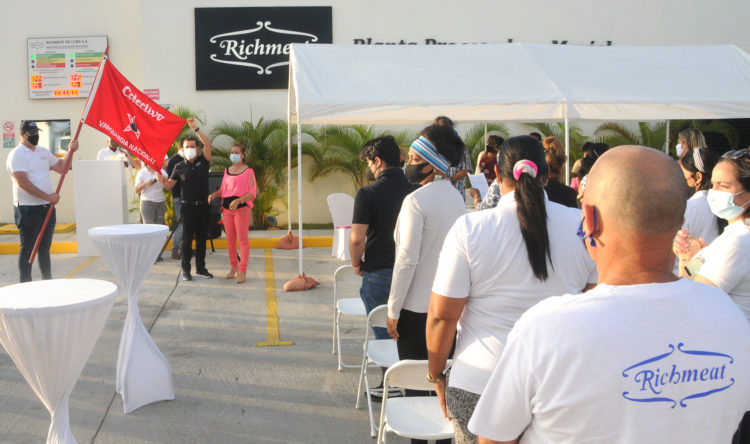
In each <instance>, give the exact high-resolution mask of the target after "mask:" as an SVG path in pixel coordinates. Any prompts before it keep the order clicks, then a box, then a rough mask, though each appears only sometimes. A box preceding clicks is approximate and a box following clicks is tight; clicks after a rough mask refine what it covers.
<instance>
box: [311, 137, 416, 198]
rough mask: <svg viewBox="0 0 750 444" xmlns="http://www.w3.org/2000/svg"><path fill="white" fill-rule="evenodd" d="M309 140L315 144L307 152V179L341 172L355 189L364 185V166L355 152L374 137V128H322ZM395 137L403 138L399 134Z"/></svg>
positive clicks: (365, 180) (365, 166) (357, 152)
mask: <svg viewBox="0 0 750 444" xmlns="http://www.w3.org/2000/svg"><path fill="white" fill-rule="evenodd" d="M384 134H385V133H384ZM392 135H393V134H392ZM313 137H314V139H315V142H314V143H313V144H312V145H311V146H310V150H309V153H310V157H312V159H313V163H312V166H311V174H312V175H311V177H310V179H311V180H313V181H314V180H317V179H319V178H322V177H328V176H330V175H331V174H333V173H343V174H344V175H346V176H348V177H349V179H350V180H351V181H352V183H353V184H354V186H355V187H356V188H357V189H359V188H361V187H362V186H363V185H365V184H366V183H367V178H366V174H365V173H366V168H367V164H366V163H365V162H363V161H361V160H360V159H359V150H360V149H361V148H362V145H364V143H365V142H367V141H368V140H370V139H374V138H375V137H378V136H376V134H375V127H374V126H365V125H351V126H326V127H324V128H322V129H319V130H318V131H317V132H316V133H315V134H314V136H313ZM394 137H396V136H395V135H394ZM399 137H402V138H403V137H406V135H405V134H401V135H399ZM396 140H398V139H396ZM410 142H411V141H409V143H410Z"/></svg>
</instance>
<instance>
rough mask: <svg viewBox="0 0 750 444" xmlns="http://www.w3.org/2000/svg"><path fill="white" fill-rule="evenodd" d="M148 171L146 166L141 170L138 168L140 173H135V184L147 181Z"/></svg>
mask: <svg viewBox="0 0 750 444" xmlns="http://www.w3.org/2000/svg"><path fill="white" fill-rule="evenodd" d="M147 172H148V170H147V169H146V168H141V169H140V170H138V174H136V175H135V184H136V185H140V184H142V183H143V182H145V181H146V173H147Z"/></svg>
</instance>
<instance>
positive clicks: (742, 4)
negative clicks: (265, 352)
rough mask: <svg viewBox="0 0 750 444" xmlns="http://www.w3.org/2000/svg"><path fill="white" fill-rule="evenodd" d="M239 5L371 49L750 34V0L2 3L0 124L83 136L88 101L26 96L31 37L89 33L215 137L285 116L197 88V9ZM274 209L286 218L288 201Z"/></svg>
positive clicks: (263, 103)
mask: <svg viewBox="0 0 750 444" xmlns="http://www.w3.org/2000/svg"><path fill="white" fill-rule="evenodd" d="M232 6H332V8H333V41H334V42H335V43H355V41H356V40H361V41H368V39H370V40H369V41H371V42H372V43H399V42H400V41H402V40H403V41H404V42H407V43H408V42H416V43H418V44H426V43H427V42H442V43H482V42H506V41H508V40H513V41H516V42H536V43H551V42H552V41H557V42H558V43H561V42H563V41H566V42H567V44H592V42H593V44H597V45H599V44H607V42H611V44H612V45H678V44H686V45H687V44H723V43H732V44H735V45H737V46H739V47H740V48H742V49H743V50H745V51H748V52H750V33H747V32H746V30H745V29H744V28H745V25H744V23H743V21H741V20H736V17H750V2H747V1H746V0H722V1H718V2H706V1H705V0H657V1H651V0H649V1H646V0H630V1H616V2H615V1H607V0H571V1H568V2H549V1H546V0H475V1H472V2H463V3H455V2H454V3H450V2H434V1H428V0H411V1H408V2H405V1H396V0H381V1H378V2H372V1H362V0H328V1H324V0H319V1H308V0H276V1H274V2H273V4H270V3H269V2H260V1H255V0H243V1H237V0H221V1H220V0H200V1H198V0H159V1H137V0H128V1H116V0H96V1H94V0H83V1H81V2H79V3H76V4H75V5H73V4H69V3H65V2H59V1H56V0H41V1H40V2H37V3H36V4H35V7H33V8H29V7H28V5H26V4H25V3H22V2H4V3H3V6H2V12H3V16H4V17H6V23H5V26H3V27H2V28H0V41H2V43H3V49H4V56H5V57H4V63H2V64H0V85H2V86H1V87H0V122H4V121H13V122H15V123H16V125H18V122H19V121H20V120H21V119H27V118H34V119H70V120H71V123H72V126H73V129H75V126H76V124H77V122H78V119H79V118H80V115H81V111H82V109H83V105H84V100H82V99H65V100H63V99H58V100H35V101H31V100H29V99H28V98H27V69H26V67H25V59H26V39H27V38H29V37H65V36H88V35H107V36H108V37H109V44H110V57H111V60H112V61H113V63H114V64H115V65H116V66H117V68H118V69H119V70H120V71H121V72H122V73H123V74H124V75H125V76H126V77H128V79H129V80H131V81H132V82H133V83H134V84H136V85H137V86H139V87H140V88H141V89H151V88H157V89H159V90H160V95H161V98H160V100H159V101H160V103H163V104H170V105H184V106H188V107H190V108H193V109H198V110H201V112H202V113H203V114H204V115H205V117H206V122H205V127H207V129H210V128H211V127H212V126H213V125H215V124H216V123H217V122H219V121H222V120H227V121H233V122H236V121H242V120H253V121H257V119H259V118H260V117H263V118H265V119H275V118H281V119H283V118H285V116H286V113H287V93H286V90H265V91H258V90H254V91H251V90H238V91H196V90H195V39H194V8H195V7H232ZM425 123H427V122H425ZM80 142H81V149H80V153H79V154H78V158H82V159H91V158H94V156H95V154H96V151H97V150H98V149H100V148H101V147H103V146H104V136H103V135H101V134H100V133H98V132H96V131H95V130H93V129H91V128H89V127H86V126H84V128H83V130H82V132H81V136H80ZM9 151H10V150H9V149H2V148H0V161H2V162H3V163H5V159H6V157H7V154H8V152H9ZM71 176H74V174H72V175H71ZM295 177H296V174H295ZM71 179H73V180H74V177H71ZM346 182H347V180H346V179H345V178H343V177H338V176H334V177H331V178H329V179H326V180H323V181H316V182H315V183H314V184H311V185H310V186H308V187H305V190H306V194H305V196H304V203H305V209H304V210H303V212H304V215H305V221H307V222H330V216H329V215H328V211H327V206H326V205H325V196H326V195H327V194H328V193H329V192H334V191H339V190H340V188H341V185H340V184H341V183H346ZM54 183H56V178H55V182H54ZM0 184H2V188H0V189H2V190H5V192H2V193H0V221H4V222H10V221H12V202H11V198H10V180H9V178H8V172H7V170H6V169H5V168H3V169H2V171H0ZM294 186H295V187H296V185H294ZM307 190H310V191H309V192H307ZM350 192H351V193H353V192H354V190H353V189H351V190H350ZM62 194H63V198H62V201H61V203H60V205H59V206H58V208H59V210H58V220H60V221H72V220H74V206H73V204H74V198H73V184H72V180H68V181H67V183H66V185H65V186H64V187H63V190H62ZM277 207H278V209H279V210H280V212H282V213H285V206H284V205H282V204H281V203H280V204H279V205H278V206H277ZM293 207H295V208H296V203H293ZM294 214H296V210H295V212H294ZM280 220H281V221H285V220H286V216H285V215H284V214H282V215H281V218H280Z"/></svg>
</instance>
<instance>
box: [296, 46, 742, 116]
mask: <svg viewBox="0 0 750 444" xmlns="http://www.w3.org/2000/svg"><path fill="white" fill-rule="evenodd" d="M289 114H290V116H289V117H290V122H292V121H294V120H296V119H298V118H299V120H300V121H302V122H306V123H316V124H351V123H425V122H430V121H432V119H433V118H434V117H435V116H437V115H447V116H450V117H451V118H452V119H453V120H455V121H474V122H477V121H479V122H481V121H520V122H529V121H540V120H562V119H565V118H566V117H567V118H569V119H590V120H664V119H718V118H743V117H748V115H750V57H749V56H748V55H747V54H746V53H745V52H743V51H742V50H740V49H739V48H737V47H736V46H733V45H714V46H639V47H634V46H610V47H603V46H569V45H543V44H526V43H504V44H486V45H450V46H389V45H385V46H375V45H303V44H293V45H292V50H291V53H290V88H289Z"/></svg>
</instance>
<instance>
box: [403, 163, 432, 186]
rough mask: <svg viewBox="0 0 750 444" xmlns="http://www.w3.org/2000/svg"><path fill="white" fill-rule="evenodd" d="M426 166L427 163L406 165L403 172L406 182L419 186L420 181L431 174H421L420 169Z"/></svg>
mask: <svg viewBox="0 0 750 444" xmlns="http://www.w3.org/2000/svg"><path fill="white" fill-rule="evenodd" d="M425 165H427V162H422V163H417V164H414V165H406V169H405V170H404V174H405V175H406V180H408V181H409V183H414V184H419V183H422V181H423V180H424V179H425V178H426V177H427V176H429V175H430V174H432V170H430V171H428V172H426V173H423V172H422V169H423V168H424V167H425Z"/></svg>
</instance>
